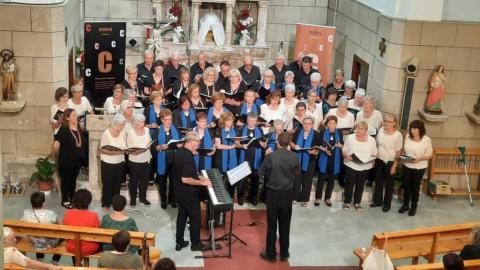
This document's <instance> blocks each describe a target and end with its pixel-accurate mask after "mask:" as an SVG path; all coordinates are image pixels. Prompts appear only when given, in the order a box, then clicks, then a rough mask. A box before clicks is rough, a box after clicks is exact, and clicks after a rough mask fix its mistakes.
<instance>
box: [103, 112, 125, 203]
mask: <svg viewBox="0 0 480 270" xmlns="http://www.w3.org/2000/svg"><path fill="white" fill-rule="evenodd" d="M124 127H125V117H123V115H121V114H116V115H115V116H114V117H113V120H112V123H111V124H110V127H109V128H107V129H106V130H105V131H104V132H103V134H102V138H101V139H100V160H101V172H102V208H104V209H105V210H108V209H109V208H110V206H111V205H112V198H113V196H114V195H117V194H120V184H121V183H123V182H125V151H124V149H126V148H127V143H126V135H125V131H124ZM112 146H113V147H112Z"/></svg>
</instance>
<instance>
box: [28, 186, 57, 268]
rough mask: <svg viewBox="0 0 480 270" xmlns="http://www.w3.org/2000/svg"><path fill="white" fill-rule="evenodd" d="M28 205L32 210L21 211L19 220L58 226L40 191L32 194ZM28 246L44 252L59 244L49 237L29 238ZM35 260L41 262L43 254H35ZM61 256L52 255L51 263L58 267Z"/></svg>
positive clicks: (55, 239)
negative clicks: (21, 214)
mask: <svg viewBox="0 0 480 270" xmlns="http://www.w3.org/2000/svg"><path fill="white" fill-rule="evenodd" d="M30 203H31V205H32V208H29V209H25V210H24V211H23V216H22V218H21V220H23V221H28V222H33V223H42V224H58V217H57V214H55V212H53V211H52V210H48V209H46V208H47V203H46V202H45V193H43V192H41V191H37V192H34V193H33V194H32V195H31V196H30ZM28 239H29V240H30V244H31V245H32V247H33V248H34V249H38V250H45V249H51V248H54V247H56V246H57V245H58V243H60V239H58V238H49V237H29V238H28ZM36 257H37V260H39V261H43V258H45V254H44V253H37V254H36ZM60 257H61V255H58V254H54V255H53V258H52V263H53V264H55V265H58V262H59V261H60Z"/></svg>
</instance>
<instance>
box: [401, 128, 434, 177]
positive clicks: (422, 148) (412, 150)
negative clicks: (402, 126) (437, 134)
mask: <svg viewBox="0 0 480 270" xmlns="http://www.w3.org/2000/svg"><path fill="white" fill-rule="evenodd" d="M403 151H405V155H407V156H409V157H413V158H420V157H422V156H430V155H432V153H433V148H432V140H431V139H430V138H429V137H428V136H426V135H424V136H423V138H422V139H421V140H420V141H419V142H416V141H413V140H412V139H410V136H409V135H408V134H407V136H406V137H405V145H404V146H403ZM404 165H405V166H406V167H408V168H410V169H417V170H420V169H425V168H427V167H428V160H422V161H419V162H417V163H411V162H405V163H404Z"/></svg>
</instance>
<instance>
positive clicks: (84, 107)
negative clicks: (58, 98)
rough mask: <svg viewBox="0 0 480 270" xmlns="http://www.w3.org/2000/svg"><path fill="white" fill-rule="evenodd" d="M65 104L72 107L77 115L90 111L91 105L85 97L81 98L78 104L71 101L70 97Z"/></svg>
mask: <svg viewBox="0 0 480 270" xmlns="http://www.w3.org/2000/svg"><path fill="white" fill-rule="evenodd" d="M67 104H68V108H71V109H74V110H75V111H76V112H77V115H78V116H82V115H85V114H87V113H88V112H91V111H92V105H90V101H88V99H87V98H86V97H82V98H81V100H80V104H75V103H73V101H72V99H71V98H69V99H68V101H67Z"/></svg>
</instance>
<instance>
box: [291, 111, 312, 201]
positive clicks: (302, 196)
mask: <svg viewBox="0 0 480 270" xmlns="http://www.w3.org/2000/svg"><path fill="white" fill-rule="evenodd" d="M303 104H304V105H305V103H303ZM314 122H315V120H314V119H313V117H311V116H305V118H303V127H301V128H298V129H297V130H296V131H295V133H294V135H293V140H292V142H291V144H290V147H291V148H292V149H294V150H295V152H296V154H297V158H298V160H299V161H300V166H301V170H302V173H301V178H300V182H299V183H298V184H297V186H296V188H295V191H296V195H297V198H296V200H297V201H298V202H300V203H301V205H302V206H303V207H307V205H308V201H309V199H310V191H311V190H312V181H313V175H314V173H315V169H316V168H315V167H316V166H315V163H316V160H317V155H318V150H317V149H314V148H313V147H314V146H315V145H319V142H318V133H317V132H316V131H315V130H314V129H313V123H314Z"/></svg>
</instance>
